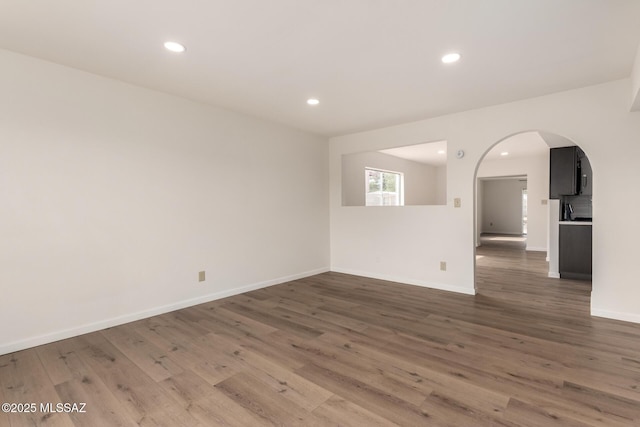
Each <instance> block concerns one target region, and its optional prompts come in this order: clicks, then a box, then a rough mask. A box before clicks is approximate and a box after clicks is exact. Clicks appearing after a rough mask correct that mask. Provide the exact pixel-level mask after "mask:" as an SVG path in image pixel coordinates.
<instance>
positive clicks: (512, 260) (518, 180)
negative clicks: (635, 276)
mask: <svg viewBox="0 0 640 427" xmlns="http://www.w3.org/2000/svg"><path fill="white" fill-rule="evenodd" d="M565 146H575V144H574V143H573V142H572V141H570V140H568V139H566V138H563V137H561V136H558V135H554V134H549V133H545V132H538V131H528V132H522V133H519V134H514V135H511V136H509V137H507V138H504V139H503V140H500V141H498V142H496V144H495V145H494V146H493V147H492V148H491V149H490V150H488V151H487V153H485V155H484V157H483V158H482V159H481V160H480V161H479V163H478V166H477V169H476V176H475V179H474V181H475V182H474V184H475V191H474V193H475V194H474V196H475V200H474V203H475V220H474V222H475V224H474V226H475V242H476V244H475V289H476V293H477V294H478V295H483V296H490V297H492V298H498V299H500V300H501V301H503V302H505V301H508V302H507V303H508V304H509V305H511V304H518V305H519V306H522V307H524V306H531V305H534V306H535V305H537V304H540V305H542V306H544V307H550V306H551V305H553V301H558V300H571V299H573V300H574V301H576V304H582V305H581V308H580V309H581V310H582V309H584V310H589V306H590V296H591V282H590V281H586V280H577V279H575V278H571V279H567V278H565V277H563V278H562V280H558V279H557V277H559V276H560V275H559V274H555V275H554V274H553V271H557V269H558V264H559V252H560V247H559V237H558V236H559V230H560V224H559V222H560V221H559V219H560V216H561V214H560V211H559V206H560V204H559V201H558V200H550V199H549V182H550V181H549V177H550V149H551V148H556V147H565ZM518 184H519V185H520V186H519V187H518ZM590 200H591V199H589V202H590ZM569 202H571V205H570V206H571V207H572V208H574V210H576V209H575V206H580V205H578V203H577V202H575V201H574V200H573V199H571V200H570V201H569ZM569 202H567V201H565V202H564V205H566V206H569ZM556 210H558V212H556ZM565 210H566V209H565ZM554 269H555V270H554Z"/></svg>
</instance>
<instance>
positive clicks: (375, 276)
mask: <svg viewBox="0 0 640 427" xmlns="http://www.w3.org/2000/svg"><path fill="white" fill-rule="evenodd" d="M331 271H335V272H336V273H344V274H352V275H354V276H361V277H370V278H372V279H380V280H387V281H389V282H397V283H403V284H406V285H413V286H422V287H423V288H431V289H438V290H441V291H449V292H457V293H459V294H466V295H475V294H476V290H475V289H474V288H473V287H471V288H466V287H463V286H455V285H446V284H443V283H433V282H425V281H423V280H413V279H407V278H403V277H396V276H389V275H385V274H377V273H371V272H367V271H357V270H351V269H345V268H332V269H331Z"/></svg>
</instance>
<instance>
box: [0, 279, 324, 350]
mask: <svg viewBox="0 0 640 427" xmlns="http://www.w3.org/2000/svg"><path fill="white" fill-rule="evenodd" d="M327 271H329V268H318V269H315V270H310V271H305V272H303V273H298V274H292V275H290V276H285V277H279V278H276V279H271V280H265V281H263V282H258V283H252V284H249V285H246V286H242V287H239V288H234V289H226V290H224V291H219V292H214V293H211V294H207V295H202V296H199V297H196V298H190V299H187V300H182V301H178V302H175V303H171V304H167V305H163V306H160V307H154V308H150V309H147V310H142V311H139V312H136V313H131V314H126V315H124V316H118V317H113V318H110V319H104V320H100V321H97V322H92V323H87V324H84V325H81V326H77V327H73V328H69V329H64V330H61V331H54V332H51V333H48V334H44V335H38V336H35V337H30V338H25V339H23V340H19V341H13V342H10V343H8V344H0V355H3V354H8V353H13V352H15V351H20V350H24V349H26V348H31V347H35V346H38V345H43V344H48V343H51V342H54V341H60V340H63V339H67V338H71V337H75V336H78V335H82V334H87V333H90V332H95V331H99V330H102V329H105V328H110V327H113V326H117V325H122V324H124V323H129V322H135V321H136V320H140V319H146V318H148V317H152V316H157V315H159V314H164V313H169V312H171V311H175V310H180V309H182V308H186V307H191V306H194V305H198V304H203V303H205V302H210V301H215V300H217V299H221V298H226V297H230V296H233V295H238V294H242V293H245V292H249V291H254V290H256V289H262V288H266V287H268V286H273V285H278V284H280V283H285V282H290V281H292V280H297V279H302V278H305V277H309V276H315V275H316V274H320V273H326V272H327Z"/></svg>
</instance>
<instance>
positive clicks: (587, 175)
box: [578, 149, 593, 196]
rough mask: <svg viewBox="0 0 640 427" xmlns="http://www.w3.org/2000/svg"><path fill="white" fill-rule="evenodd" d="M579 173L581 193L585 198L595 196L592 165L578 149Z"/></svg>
mask: <svg viewBox="0 0 640 427" xmlns="http://www.w3.org/2000/svg"><path fill="white" fill-rule="evenodd" d="M578 172H579V174H580V175H579V177H578V179H579V183H578V185H579V191H578V192H579V193H580V194H581V195H583V196H591V195H593V172H592V171H591V163H590V162H589V159H588V158H587V156H586V155H585V154H584V152H583V151H582V150H580V149H578Z"/></svg>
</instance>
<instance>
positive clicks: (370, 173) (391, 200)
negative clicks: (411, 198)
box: [364, 168, 404, 206]
mask: <svg viewBox="0 0 640 427" xmlns="http://www.w3.org/2000/svg"><path fill="white" fill-rule="evenodd" d="M364 173H365V182H366V185H367V187H366V200H365V201H366V206H402V205H404V193H403V191H404V190H403V188H402V187H403V185H402V184H403V183H402V181H403V179H402V178H403V176H402V174H401V173H399V172H390V171H383V170H378V169H369V168H365V170H364Z"/></svg>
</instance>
